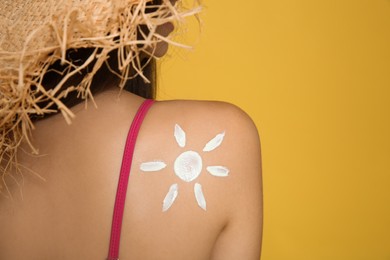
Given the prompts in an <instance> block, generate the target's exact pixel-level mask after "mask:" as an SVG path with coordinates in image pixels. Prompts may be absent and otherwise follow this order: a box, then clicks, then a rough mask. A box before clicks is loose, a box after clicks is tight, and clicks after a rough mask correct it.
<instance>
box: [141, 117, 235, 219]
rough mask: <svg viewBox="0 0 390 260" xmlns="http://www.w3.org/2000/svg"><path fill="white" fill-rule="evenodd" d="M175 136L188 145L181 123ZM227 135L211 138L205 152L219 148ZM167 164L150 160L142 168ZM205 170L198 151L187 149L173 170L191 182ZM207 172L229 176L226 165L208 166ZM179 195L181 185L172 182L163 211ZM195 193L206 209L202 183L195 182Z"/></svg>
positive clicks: (153, 167) (142, 164)
mask: <svg viewBox="0 0 390 260" xmlns="http://www.w3.org/2000/svg"><path fill="white" fill-rule="evenodd" d="M173 135H174V138H175V140H176V143H177V144H178V145H179V147H181V148H185V146H186V141H187V139H186V138H187V137H186V133H185V132H184V130H183V129H182V128H181V127H180V125H178V124H175V128H174V132H173ZM224 137H225V132H222V133H220V134H217V135H216V136H215V137H214V138H213V139H211V140H210V141H209V142H208V143H207V144H206V145H205V146H204V148H203V152H210V151H213V150H215V149H216V148H218V147H219V146H220V145H221V144H222V142H223V139H224ZM166 166H167V164H166V163H165V162H163V161H150V162H144V163H141V165H140V169H141V171H144V172H155V171H160V170H162V169H164V168H165V167H166ZM202 170H203V160H202V157H201V156H200V154H199V153H198V152H196V151H191V150H187V151H184V152H182V153H181V154H180V155H179V156H178V157H177V158H176V160H175V162H174V164H173V171H174V172H175V174H176V176H177V177H179V178H180V179H181V180H182V181H185V182H191V181H193V180H195V179H196V178H198V177H199V175H200V174H201V173H202ZM206 170H207V172H209V173H210V174H211V175H212V176H216V177H227V176H229V169H228V168H227V167H225V166H207V167H206ZM178 195H179V185H178V184H177V183H175V184H172V185H171V186H170V188H169V190H168V193H167V194H166V195H165V198H164V200H163V207H162V211H163V212H165V211H167V210H168V209H170V208H171V206H172V205H173V203H174V202H175V200H176V197H177V196H178ZM194 195H195V199H196V202H197V204H198V206H199V207H200V208H202V209H203V210H206V199H205V197H204V194H203V190H202V185H201V184H200V183H195V185H194Z"/></svg>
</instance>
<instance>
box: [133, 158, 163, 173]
mask: <svg viewBox="0 0 390 260" xmlns="http://www.w3.org/2000/svg"><path fill="white" fill-rule="evenodd" d="M165 167H167V165H166V163H165V162H162V161H152V162H144V163H141V165H140V169H141V171H144V172H156V171H159V170H162V169H164V168H165Z"/></svg>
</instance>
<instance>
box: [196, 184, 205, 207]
mask: <svg viewBox="0 0 390 260" xmlns="http://www.w3.org/2000/svg"><path fill="white" fill-rule="evenodd" d="M194 193H195V198H196V202H198V206H199V207H201V208H202V209H204V210H206V199H205V198H204V195H203V191H202V185H200V184H199V183H195V186H194Z"/></svg>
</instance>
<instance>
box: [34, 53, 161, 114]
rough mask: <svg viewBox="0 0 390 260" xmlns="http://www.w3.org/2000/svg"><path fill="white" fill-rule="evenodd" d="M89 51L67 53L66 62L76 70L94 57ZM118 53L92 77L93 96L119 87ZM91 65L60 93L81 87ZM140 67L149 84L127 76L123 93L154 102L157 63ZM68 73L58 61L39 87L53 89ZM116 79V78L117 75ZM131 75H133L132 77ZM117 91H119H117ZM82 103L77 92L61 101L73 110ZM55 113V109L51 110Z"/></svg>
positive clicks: (43, 104)
mask: <svg viewBox="0 0 390 260" xmlns="http://www.w3.org/2000/svg"><path fill="white" fill-rule="evenodd" d="M93 51H94V50H93V49H92V48H80V49H71V50H68V51H67V53H66V56H67V60H69V61H71V62H72V63H73V64H74V65H76V66H79V65H81V64H82V63H83V62H85V60H86V59H87V58H88V57H89V56H90V55H91V54H92V53H93ZM117 54H118V53H117V51H112V52H111V53H110V54H109V58H108V60H107V61H106V63H105V64H103V65H102V66H101V68H100V69H99V70H98V71H97V72H96V73H95V75H94V76H93V79H92V83H91V86H90V89H91V92H92V94H97V93H99V92H101V91H103V90H104V88H105V87H108V86H114V85H118V86H119V84H120V80H121V79H120V78H119V76H118V75H119V74H120V72H119V69H118V58H117V57H118V55H117ZM93 66H94V62H92V63H91V64H90V65H89V66H87V67H86V68H85V69H83V70H82V71H80V73H77V74H76V75H74V76H72V77H70V78H69V79H68V80H67V82H66V83H65V84H64V86H63V89H66V88H68V87H69V86H77V85H78V84H80V83H81V81H82V80H83V78H84V77H85V76H86V75H87V74H88V73H89V72H90V71H91V70H92V68H93ZM141 66H142V67H143V75H144V76H145V77H146V78H147V79H148V80H149V83H148V82H146V81H145V80H144V79H143V78H142V77H141V76H139V75H137V74H136V73H135V71H134V70H133V71H134V72H130V75H129V76H130V79H128V80H127V81H126V82H125V85H124V90H126V91H129V92H131V93H133V94H136V95H138V96H141V97H143V98H148V99H154V98H155V97H156V61H155V60H154V59H151V58H150V57H145V58H144V59H142V60H141ZM67 70H69V67H68V66H67V65H62V64H61V61H57V62H55V63H54V64H52V65H51V66H50V67H49V69H48V71H47V72H46V74H45V75H44V77H43V80H42V85H43V86H44V88H45V89H46V90H49V89H53V88H54V87H55V86H57V84H58V83H59V82H60V81H61V80H62V79H63V75H64V73H66V71H67ZM115 73H116V74H118V75H116V74H115ZM131 73H133V74H131ZM118 91H119V88H118ZM82 101H83V100H82V99H81V98H80V97H79V94H78V93H77V91H73V92H70V93H69V94H68V95H67V96H66V97H64V98H61V102H62V103H64V105H65V106H67V107H72V106H74V105H76V104H79V103H81V102H82ZM48 102H49V101H42V102H40V103H39V104H38V105H39V106H40V107H46V106H47V105H48ZM50 108H52V109H57V108H56V107H55V105H53V106H52V107H50ZM38 118H39V117H33V118H32V119H38Z"/></svg>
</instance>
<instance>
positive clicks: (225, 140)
mask: <svg viewBox="0 0 390 260" xmlns="http://www.w3.org/2000/svg"><path fill="white" fill-rule="evenodd" d="M153 109H154V110H152V111H151V116H150V118H149V120H150V121H147V122H146V125H147V126H151V127H147V129H148V130H146V132H150V131H151V132H153V133H154V134H151V135H149V137H150V136H151V139H152V142H153V143H154V144H156V143H159V144H161V145H159V147H161V148H162V147H163V148H165V149H164V150H165V151H164V153H165V154H166V155H171V158H172V159H171V160H172V161H174V160H175V157H176V154H178V153H179V154H180V153H181V152H183V151H187V150H191V151H195V152H197V153H198V154H199V155H200V156H201V157H202V160H203V166H204V167H203V169H204V172H205V174H206V176H211V178H210V179H206V180H205V181H210V183H217V182H218V181H216V179H218V178H215V176H217V175H218V174H215V173H213V172H212V171H213V169H214V171H218V170H219V171H222V168H218V167H217V168H208V167H209V166H211V167H213V166H223V167H226V168H227V169H228V171H229V173H228V178H226V179H227V181H226V182H224V183H225V184H224V185H225V186H224V187H221V188H222V189H225V188H227V189H230V190H235V191H237V193H236V194H234V193H233V195H232V196H231V197H230V198H229V199H230V200H231V201H239V200H240V199H242V197H241V198H240V196H252V195H253V194H249V193H250V192H251V189H252V191H253V192H255V193H256V192H261V191H260V190H261V148H260V137H259V133H258V130H257V128H256V125H255V124H254V122H253V120H252V119H251V118H250V116H248V114H247V113H245V112H244V111H243V110H242V109H240V108H239V107H237V106H235V105H233V104H230V103H226V102H216V101H181V100H179V101H163V102H157V103H156V104H155V107H154V108H153ZM177 131H181V132H183V133H184V135H185V143H182V144H179V141H178V140H177V135H178V134H179V133H178V132H177ZM179 146H180V147H179ZM149 147H150V146H149ZM221 174H222V173H221ZM222 175H223V174H222ZM243 187H246V188H247V189H246V190H245V191H244V190H240V189H242V188H243ZM237 194H240V196H237ZM258 194H259V193H258ZM229 196H230V195H228V197H229ZM256 196H257V195H256ZM229 207H230V206H229Z"/></svg>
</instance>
